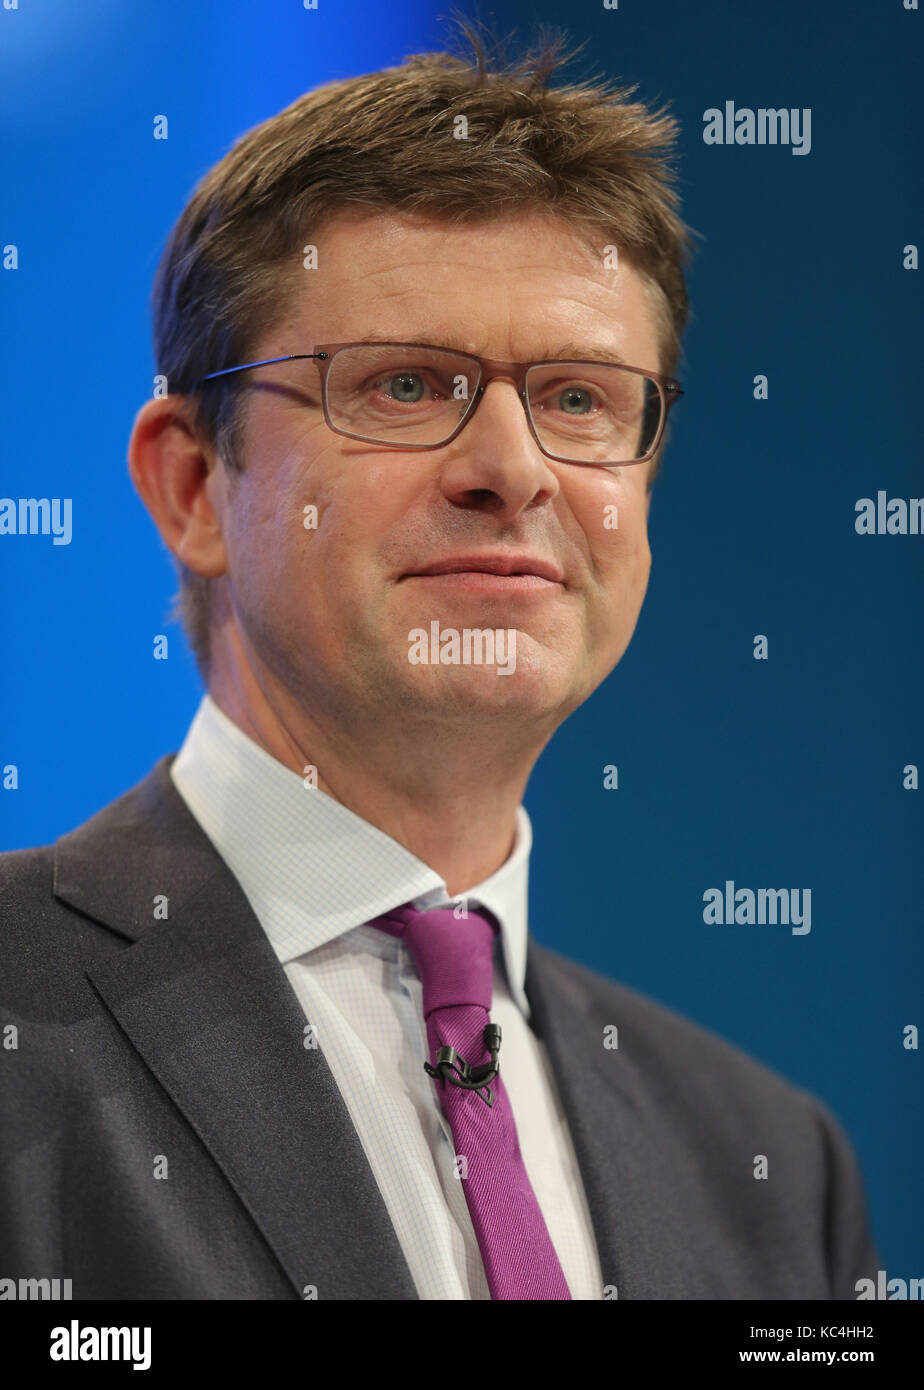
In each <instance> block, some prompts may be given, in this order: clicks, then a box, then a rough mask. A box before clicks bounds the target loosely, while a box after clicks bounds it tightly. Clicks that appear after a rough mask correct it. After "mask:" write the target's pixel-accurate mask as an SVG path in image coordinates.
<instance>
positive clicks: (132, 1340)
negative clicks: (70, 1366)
mask: <svg viewBox="0 0 924 1390" xmlns="http://www.w3.org/2000/svg"><path fill="white" fill-rule="evenodd" d="M49 1355H50V1357H51V1361H132V1362H133V1365H132V1371H149V1369H150V1364H151V1330H150V1327H81V1323H79V1322H78V1319H76V1318H72V1319H71V1325H69V1326H68V1327H51V1346H50V1348H49Z"/></svg>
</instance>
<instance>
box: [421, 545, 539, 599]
mask: <svg viewBox="0 0 924 1390" xmlns="http://www.w3.org/2000/svg"><path fill="white" fill-rule="evenodd" d="M402 579H416V580H423V581H425V582H427V583H430V584H434V585H437V586H439V587H440V588H443V589H448V590H452V589H466V590H470V591H476V592H479V593H486V594H489V593H495V594H502V593H507V594H509V593H531V592H532V593H542V592H550V591H552V590H554V589H560V588H562V587H563V583H564V576H563V575H562V572H561V570H560V569H559V567H558V566H557V565H555V564H554V563H553V562H551V561H549V560H542V559H539V558H538V557H537V556H532V555H510V554H508V555H496V554H495V555H454V556H450V557H448V558H447V559H445V560H436V561H434V562H433V564H430V565H425V566H423V567H422V568H421V569H419V570H413V571H411V572H409V573H408V574H405V575H403V576H402Z"/></svg>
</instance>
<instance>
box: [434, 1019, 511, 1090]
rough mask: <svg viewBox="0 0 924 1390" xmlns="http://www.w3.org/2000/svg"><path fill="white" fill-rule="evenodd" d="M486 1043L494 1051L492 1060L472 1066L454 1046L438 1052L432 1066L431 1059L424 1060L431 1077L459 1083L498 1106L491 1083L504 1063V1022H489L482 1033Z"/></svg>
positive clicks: (461, 1086) (483, 1040)
mask: <svg viewBox="0 0 924 1390" xmlns="http://www.w3.org/2000/svg"><path fill="white" fill-rule="evenodd" d="M482 1042H483V1043H484V1046H485V1047H486V1048H487V1049H488V1051H489V1052H490V1054H491V1060H490V1061H489V1062H482V1063H481V1064H480V1065H479V1066H477V1067H471V1066H469V1064H468V1062H466V1061H465V1059H464V1057H460V1056H459V1054H458V1052H457V1051H456V1050H455V1048H454V1047H440V1048H438V1049H437V1053H436V1066H435V1067H432V1066H431V1065H430V1063H429V1062H424V1071H425V1072H426V1073H427V1075H428V1076H433V1077H438V1078H439V1079H440V1080H442V1081H448V1082H449V1084H450V1085H451V1086H458V1087H460V1088H461V1089H462V1090H463V1091H477V1092H478V1094H479V1095H480V1096H481V1099H482V1100H483V1101H484V1102H485V1104H486V1105H487V1106H488V1107H489V1108H490V1107H492V1106H493V1105H494V1092H493V1090H492V1089H491V1087H490V1086H489V1085H488V1082H490V1081H493V1080H494V1078H495V1077H496V1076H497V1074H498V1072H499V1071H500V1062H499V1061H498V1060H497V1054H498V1053H499V1052H500V1045H501V1030H500V1025H499V1024H497V1023H489V1024H488V1025H487V1027H486V1028H485V1030H484V1033H483V1034H482Z"/></svg>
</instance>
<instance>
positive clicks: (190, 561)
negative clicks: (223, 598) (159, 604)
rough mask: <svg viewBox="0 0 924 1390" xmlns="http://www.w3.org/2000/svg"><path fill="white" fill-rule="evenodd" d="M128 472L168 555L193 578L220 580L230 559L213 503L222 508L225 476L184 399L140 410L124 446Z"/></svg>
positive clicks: (153, 403) (166, 399) (149, 404)
mask: <svg viewBox="0 0 924 1390" xmlns="http://www.w3.org/2000/svg"><path fill="white" fill-rule="evenodd" d="M184 407H185V408H184ZM128 471H129V473H130V474H131V479H132V482H133V483H134V485H135V487H136V489H137V491H138V494H139V496H140V497H141V500H142V501H143V502H144V505H145V506H146V507H147V509H148V511H149V512H150V513H151V516H152V518H153V520H154V525H155V526H156V527H157V529H158V531H159V532H160V534H161V537H162V539H163V541H164V544H165V545H166V546H167V549H168V550H170V551H172V552H173V554H174V555H175V556H176V557H177V558H178V559H179V560H182V562H183V564H184V565H186V566H187V567H188V568H189V569H191V570H192V571H193V572H194V573H195V574H200V575H203V576H205V577H206V578H210V579H213V578H215V577H216V576H218V575H220V574H224V573H225V572H226V570H227V567H228V557H227V552H226V548H225V542H224V536H223V535H222V530H221V519H220V516H219V513H218V511H216V506H215V498H216V497H217V498H218V499H219V502H218V505H219V506H220V505H221V499H223V497H224V489H223V486H222V484H223V480H224V470H223V467H222V465H221V463H220V461H219V460H218V459H217V457H216V456H215V455H214V453H213V452H211V451H206V450H204V449H203V445H202V443H201V441H200V440H199V438H198V436H197V435H196V432H195V430H194V429H193V427H192V423H191V421H190V419H189V414H188V399H187V397H185V396H164V397H162V398H161V399H160V400H153V401H148V402H147V403H146V404H145V405H143V406H142V407H141V409H140V410H139V411H138V414H137V415H136V417H135V423H134V426H133V428H132V434H131V439H130V440H129V444H128ZM219 475H220V476H219Z"/></svg>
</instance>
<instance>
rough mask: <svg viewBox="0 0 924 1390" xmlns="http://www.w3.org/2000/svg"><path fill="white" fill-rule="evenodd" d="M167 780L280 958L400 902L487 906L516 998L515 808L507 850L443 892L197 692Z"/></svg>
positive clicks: (522, 907) (526, 840) (520, 811)
mask: <svg viewBox="0 0 924 1390" xmlns="http://www.w3.org/2000/svg"><path fill="white" fill-rule="evenodd" d="M170 775H171V777H172V778H173V782H174V785H175V786H176V788H177V790H178V791H179V793H180V795H181V796H182V797H183V799H184V801H185V802H186V804H187V805H188V807H189V809H190V811H191V812H192V813H193V815H194V816H195V817H196V820H197V821H198V822H199V824H200V825H201V827H202V829H203V830H204V831H205V833H206V835H207V836H208V837H209V839H210V840H211V841H212V843H213V845H214V846H215V848H216V849H217V850H218V852H219V854H220V855H221V857H222V859H224V861H225V863H226V864H227V865H228V867H229V869H230V870H231V872H232V873H233V874H234V876H235V878H236V879H237V880H238V882H239V883H240V885H241V887H242V889H243V890H244V893H245V894H246V896H247V898H248V900H249V902H250V905H251V907H252V908H253V910H254V912H255V913H256V916H257V918H258V920H259V922H260V924H261V926H262V927H263V929H264V931H265V932H266V935H267V937H268V939H269V942H270V945H271V946H272V948H273V950H274V951H275V953H276V956H277V957H278V959H279V961H280V962H281V963H282V964H286V963H287V962H288V961H292V960H295V959H297V958H298V957H299V956H302V955H304V954H305V952H306V951H312V950H314V949H315V948H316V947H318V946H322V945H324V943H325V942H327V941H332V940H333V939H334V938H335V937H338V936H341V935H343V933H345V932H347V931H351V930H352V929H353V928H354V927H358V926H362V925H363V924H364V923H366V922H369V921H371V920H372V919H373V918H374V917H379V916H381V915H382V914H383V913H385V912H388V911H390V910H391V909H392V908H395V907H398V906H400V905H401V904H402V903H408V902H412V903H413V904H414V906H415V907H416V908H418V909H421V910H425V909H427V908H434V907H449V906H452V905H453V903H457V902H458V901H459V897H460V896H461V897H463V898H464V900H465V904H466V906H467V907H468V908H471V909H473V910H475V909H477V908H478V906H479V905H480V906H483V907H486V908H488V909H489V910H490V911H491V912H493V914H494V916H495V917H496V918H497V920H498V922H499V924H500V932H499V935H500V943H501V950H502V954H503V960H504V966H505V969H506V973H507V982H508V985H509V987H510V992H511V994H512V996H513V998H514V1000H515V1001H516V1003H517V1004H518V1005H519V1007H520V1009H521V1010H522V1012H523V1013H524V1015H525V1016H526V1017H527V1018H529V1016H530V1009H529V1004H528V1001H527V999H526V993H525V980H526V949H527V885H528V876H529V852H530V848H531V846H532V827H531V824H530V820H529V816H528V814H527V812H526V808H525V807H524V806H518V807H517V813H516V839H515V841H514V846H513V849H512V851H511V853H510V855H509V856H508V858H507V859H506V860H505V862H504V863H503V864H502V865H501V866H500V868H499V869H497V871H496V872H495V873H493V874H492V875H491V876H490V877H489V878H487V879H485V880H484V882H483V883H479V884H477V885H476V886H475V887H473V888H471V889H469V891H468V892H466V893H465V894H462V895H459V896H457V897H456V898H455V899H451V898H450V897H449V895H448V893H447V891H446V884H445V881H444V880H443V879H442V878H440V876H439V874H438V873H436V871H435V870H433V869H431V868H430V867H429V866H428V865H427V864H424V863H423V861H422V860H420V859H418V858H417V857H416V855H414V854H412V853H411V852H410V850H407V849H405V848H404V846H403V845H399V844H398V842H397V841H396V840H393V839H392V838H391V836H390V835H386V834H385V833H384V832H383V831H381V830H379V829H377V827H376V826H374V825H370V824H369V822H368V821H365V820H363V818H362V817H361V816H358V815H356V814H355V812H353V811H350V810H349V809H348V808H347V807H346V806H343V805H342V804H341V803H340V802H339V801H335V800H334V798H333V797H331V796H328V795H327V793H326V792H322V791H321V790H320V789H319V788H317V787H307V786H306V785H305V783H304V782H303V781H302V778H301V777H300V776H299V775H298V773H297V772H294V771H292V769H291V768H288V767H286V766H285V764H284V763H281V762H279V761H278V759H276V758H274V757H273V756H272V755H271V754H270V753H268V752H267V751H266V750H265V749H264V748H262V747H261V746H260V744H258V743H256V742H254V740H253V739H252V738H250V736H249V735H248V734H246V733H244V731H243V729H241V728H239V727H238V725H237V724H235V723H234V721H233V720H232V719H229V718H228V716H227V715H226V714H225V713H224V712H223V710H221V709H219V707H218V705H217V704H216V703H215V701H214V700H213V699H212V698H211V696H210V695H208V694H206V695H205V696H204V697H203V699H202V702H201V704H200V705H199V708H198V710H197V711H196V714H195V717H194V718H193V721H192V723H191V724H190V726H189V730H188V732H187V734H186V738H185V740H184V742H183V746H182V748H181V749H180V751H179V753H178V754H177V756H176V757H175V758H174V760H173V763H172V764H171V768H170Z"/></svg>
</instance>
